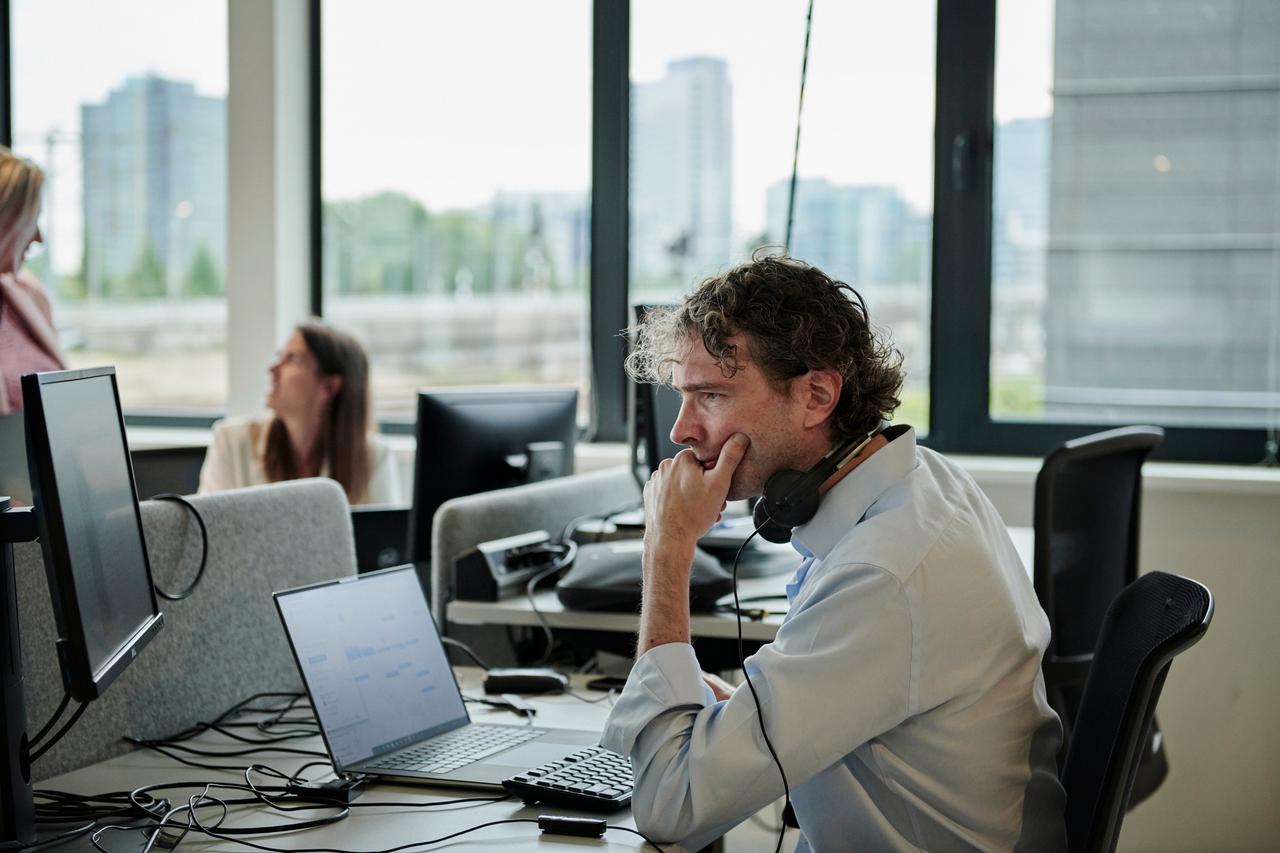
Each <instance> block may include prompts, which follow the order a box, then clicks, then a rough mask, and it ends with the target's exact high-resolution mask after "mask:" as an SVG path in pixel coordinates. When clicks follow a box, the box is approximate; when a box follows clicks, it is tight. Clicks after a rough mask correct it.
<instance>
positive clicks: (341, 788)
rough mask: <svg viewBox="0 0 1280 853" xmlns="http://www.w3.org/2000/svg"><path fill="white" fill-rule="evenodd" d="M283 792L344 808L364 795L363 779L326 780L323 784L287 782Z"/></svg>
mask: <svg viewBox="0 0 1280 853" xmlns="http://www.w3.org/2000/svg"><path fill="white" fill-rule="evenodd" d="M285 790H286V791H288V792H289V793H290V794H293V795H295V796H297V797H301V798H302V799H304V800H318V801H322V802H326V803H333V804H335V805H340V806H346V805H350V804H352V803H354V802H355V801H356V800H358V799H360V795H361V794H363V793H364V780H363V779H342V778H337V779H326V780H324V781H323V782H289V783H287V784H286V785H285Z"/></svg>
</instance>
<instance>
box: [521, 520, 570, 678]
mask: <svg viewBox="0 0 1280 853" xmlns="http://www.w3.org/2000/svg"><path fill="white" fill-rule="evenodd" d="M563 544H564V547H565V550H564V553H563V554H561V555H560V556H559V557H557V558H556V561H555V562H554V563H552V564H551V565H550V566H548V567H547V568H545V569H543V570H542V571H540V572H538V573H537V574H536V575H534V576H533V577H531V578H529V582H528V583H527V584H525V587H524V592H525V595H527V596H528V598H529V609H530V610H532V611H533V615H534V616H536V617H537V618H538V622H539V623H540V624H541V625H542V631H543V633H544V634H546V636H547V648H546V650H545V651H543V653H542V657H540V658H538V660H537V661H536V662H535V663H534V666H542V665H543V664H545V663H546V662H547V661H549V660H551V653H552V652H554V651H555V647H556V639H555V636H554V635H552V633H551V624H550V623H549V622H547V617H546V616H543V615H542V611H541V610H539V609H538V603H537V602H536V601H534V600H533V590H534V588H535V587H536V586H537V585H538V583H539V582H541V581H542V580H545V579H546V578H549V577H551V576H552V575H554V574H556V573H557V572H559V571H560V570H562V569H563V568H565V567H566V566H569V565H572V564H573V558H574V557H576V556H577V555H578V543H577V542H574V541H573V540H572V539H565V540H563Z"/></svg>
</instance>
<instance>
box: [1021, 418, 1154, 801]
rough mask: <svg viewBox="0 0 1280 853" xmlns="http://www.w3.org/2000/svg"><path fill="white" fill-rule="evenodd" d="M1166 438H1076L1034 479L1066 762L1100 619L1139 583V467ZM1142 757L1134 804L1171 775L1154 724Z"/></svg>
mask: <svg viewBox="0 0 1280 853" xmlns="http://www.w3.org/2000/svg"><path fill="white" fill-rule="evenodd" d="M1163 438H1164V430H1162V429H1160V428H1159V427H1150V426H1133V427H1124V428H1122V429H1114V430H1109V431H1107V432H1100V433H1096V434H1094V435H1087V436H1084V437H1082V438H1076V439H1072V440H1071V441H1067V442H1065V443H1063V444H1061V445H1059V446H1058V447H1057V448H1055V449H1054V450H1053V451H1052V452H1051V453H1050V454H1049V455H1048V456H1047V457H1045V460H1044V464H1043V465H1042V466H1041V468H1040V474H1039V476H1037V477H1036V490H1035V521H1034V524H1035V550H1034V557H1033V564H1034V572H1033V573H1034V576H1035V588H1036V596H1037V597H1038V598H1039V599H1040V606H1041V607H1043V608H1044V612H1045V614H1046V615H1047V616H1048V618H1049V628H1050V630H1051V635H1050V639H1049V647H1048V649H1046V651H1045V656H1044V679H1045V687H1046V689H1047V691H1048V695H1049V704H1050V705H1051V706H1053V709H1054V710H1055V711H1057V712H1058V716H1059V717H1060V718H1061V719H1062V728H1063V742H1062V753H1061V754H1060V758H1062V757H1065V755H1066V753H1067V750H1068V749H1069V748H1070V745H1071V736H1072V732H1073V730H1074V728H1075V718H1076V711H1077V708H1078V706H1079V704H1080V694H1081V690H1082V688H1083V685H1084V681H1085V677H1086V676H1087V675H1088V673H1089V661H1090V658H1091V656H1092V652H1093V649H1094V646H1096V645H1097V643H1098V630H1099V628H1100V627H1101V625H1102V619H1103V616H1104V615H1105V614H1106V612H1107V607H1108V606H1110V604H1111V602H1112V601H1114V600H1115V597H1116V596H1117V595H1119V593H1120V591H1121V590H1122V589H1124V588H1125V587H1126V586H1128V585H1129V584H1131V583H1133V581H1134V579H1135V578H1136V577H1137V575H1138V522H1139V509H1140V507H1141V504H1142V488H1141V485H1142V463H1143V461H1144V460H1145V459H1146V457H1147V454H1149V453H1150V452H1151V450H1152V449H1153V448H1154V447H1156V445H1158V444H1159V443H1160V441H1161V440H1162V439H1163ZM1144 756H1145V757H1144V760H1143V767H1142V771H1141V773H1140V774H1139V780H1138V784H1137V786H1136V787H1135V790H1134V794H1133V797H1132V800H1131V802H1132V804H1133V805H1137V804H1138V803H1139V802H1142V801H1143V800H1144V799H1146V798H1147V797H1148V796H1150V794H1151V793H1152V792H1153V791H1155V790H1156V788H1158V787H1159V786H1160V783H1161V782H1163V781H1164V777H1165V776H1166V775H1167V774H1168V763H1167V761H1166V759H1165V754H1164V750H1163V747H1162V745H1161V736H1160V731H1159V727H1158V726H1157V727H1155V728H1154V729H1153V734H1152V742H1151V748H1150V749H1148V750H1147V751H1146V752H1145V753H1144Z"/></svg>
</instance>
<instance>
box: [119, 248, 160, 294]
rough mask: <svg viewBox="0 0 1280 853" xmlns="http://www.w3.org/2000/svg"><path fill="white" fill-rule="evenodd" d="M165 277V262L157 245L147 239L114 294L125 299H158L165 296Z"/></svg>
mask: <svg viewBox="0 0 1280 853" xmlns="http://www.w3.org/2000/svg"><path fill="white" fill-rule="evenodd" d="M164 279H165V269H164V262H163V261H161V260H160V253H159V252H157V251H156V247H155V245H154V244H153V243H152V242H151V241H150V240H147V241H146V242H145V243H143V244H142V247H141V248H140V249H139V250H138V257H137V258H136V259H135V260H134V262H133V268H132V269H130V270H129V274H128V275H126V276H125V277H124V280H123V281H121V282H120V284H119V286H118V288H116V292H115V293H114V294H112V295H113V296H117V297H121V298H124V299H156V298H158V297H161V296H164V292H165V288H164V284H165V281H164Z"/></svg>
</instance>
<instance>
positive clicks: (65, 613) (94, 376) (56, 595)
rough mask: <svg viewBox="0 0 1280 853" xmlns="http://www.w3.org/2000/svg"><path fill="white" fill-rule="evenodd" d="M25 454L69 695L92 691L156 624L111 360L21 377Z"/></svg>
mask: <svg viewBox="0 0 1280 853" xmlns="http://www.w3.org/2000/svg"><path fill="white" fill-rule="evenodd" d="M22 394H23V399H24V401H25V407H26V421H27V462H28V466H29V468H30V474H31V491H32V497H33V506H34V507H35V513H36V521H37V526H38V529H39V534H40V542H41V546H42V548H43V551H44V564H45V571H46V572H47V574H48V577H49V592H50V595H51V596H52V598H53V612H54V617H55V620H56V622H57V627H58V661H59V663H60V665H61V667H62V677H63V681H64V683H65V685H66V688H67V690H68V692H70V694H71V696H72V698H73V699H76V700H78V701H81V702H87V701H89V700H91V699H96V698H97V697H98V696H99V695H101V694H102V691H104V690H106V689H107V687H108V686H110V684H111V682H113V681H114V680H115V679H116V678H117V677H118V676H119V675H120V673H121V672H123V671H124V670H125V668H127V667H128V666H129V664H130V663H131V662H132V661H133V659H134V658H135V657H137V655H138V653H139V652H140V651H141V650H142V649H143V648H144V647H145V646H146V645H147V643H149V642H150V641H151V639H152V638H153V637H155V635H156V634H157V633H158V632H159V630H160V627H161V624H162V617H161V614H160V610H159V608H158V607H157V604H156V596H155V591H154V589H153V587H152V585H151V564H150V563H149V561H148V559H147V548H146V543H145V541H144V539H143V533H142V514H141V512H140V511H139V509H138V497H137V492H136V490H135V488H134V482H133V468H132V466H131V465H130V462H129V451H128V445H127V444H126V441H125V431H124V417H123V415H122V414H121V411H120V396H119V392H118V390H117V388H116V372H115V368H113V367H99V368H92V369H89V370H65V371H58V372H53V373H36V374H28V375H27V376H24V377H22Z"/></svg>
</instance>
